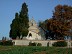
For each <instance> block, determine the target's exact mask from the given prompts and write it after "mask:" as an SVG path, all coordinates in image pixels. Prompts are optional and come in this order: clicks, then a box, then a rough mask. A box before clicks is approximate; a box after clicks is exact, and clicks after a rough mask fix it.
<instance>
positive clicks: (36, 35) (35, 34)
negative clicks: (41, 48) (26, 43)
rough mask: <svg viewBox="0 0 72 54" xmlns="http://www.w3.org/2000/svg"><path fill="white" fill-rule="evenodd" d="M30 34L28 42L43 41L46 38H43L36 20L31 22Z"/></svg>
mask: <svg viewBox="0 0 72 54" xmlns="http://www.w3.org/2000/svg"><path fill="white" fill-rule="evenodd" d="M28 30H29V33H28V35H27V37H26V38H27V39H28V40H42V39H43V38H44V37H42V36H41V32H40V28H39V27H38V25H37V23H36V21H35V20H34V18H32V19H31V20H30V21H29V28H28Z"/></svg>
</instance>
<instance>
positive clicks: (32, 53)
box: [0, 46, 72, 54]
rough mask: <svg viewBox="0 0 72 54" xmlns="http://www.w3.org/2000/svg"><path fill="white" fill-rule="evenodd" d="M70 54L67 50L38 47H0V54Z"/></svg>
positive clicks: (69, 50)
mask: <svg viewBox="0 0 72 54" xmlns="http://www.w3.org/2000/svg"><path fill="white" fill-rule="evenodd" d="M43 52H44V53H45V54H72V53H71V49H69V48H56V47H40V46H39V47H38V46H0V54H36V53H38V54H43Z"/></svg>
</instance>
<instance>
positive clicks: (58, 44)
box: [53, 41, 67, 47]
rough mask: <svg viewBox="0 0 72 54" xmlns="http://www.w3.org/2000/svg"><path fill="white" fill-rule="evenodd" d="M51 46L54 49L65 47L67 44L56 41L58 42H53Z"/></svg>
mask: <svg viewBox="0 0 72 54" xmlns="http://www.w3.org/2000/svg"><path fill="white" fill-rule="evenodd" d="M53 46H55V47H65V46H67V42H65V41H58V42H55V43H54V44H53Z"/></svg>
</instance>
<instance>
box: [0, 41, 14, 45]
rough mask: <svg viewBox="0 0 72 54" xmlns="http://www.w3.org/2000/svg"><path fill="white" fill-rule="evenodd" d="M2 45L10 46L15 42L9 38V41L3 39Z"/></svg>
mask: <svg viewBox="0 0 72 54" xmlns="http://www.w3.org/2000/svg"><path fill="white" fill-rule="evenodd" d="M0 45H4V46H9V45H13V43H12V41H11V40H8V41H2V42H0Z"/></svg>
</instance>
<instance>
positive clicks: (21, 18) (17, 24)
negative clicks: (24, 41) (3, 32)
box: [9, 3, 29, 39]
mask: <svg viewBox="0 0 72 54" xmlns="http://www.w3.org/2000/svg"><path fill="white" fill-rule="evenodd" d="M28 22H29V19H28V8H27V5H26V3H23V4H22V8H21V11H20V13H19V14H18V13H16V14H15V19H13V21H12V24H11V25H10V27H11V29H10V34H9V36H10V37H11V38H12V39H16V38H17V36H18V37H19V38H20V36H21V35H22V37H23V36H26V35H27V34H28V27H29V24H28Z"/></svg>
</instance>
